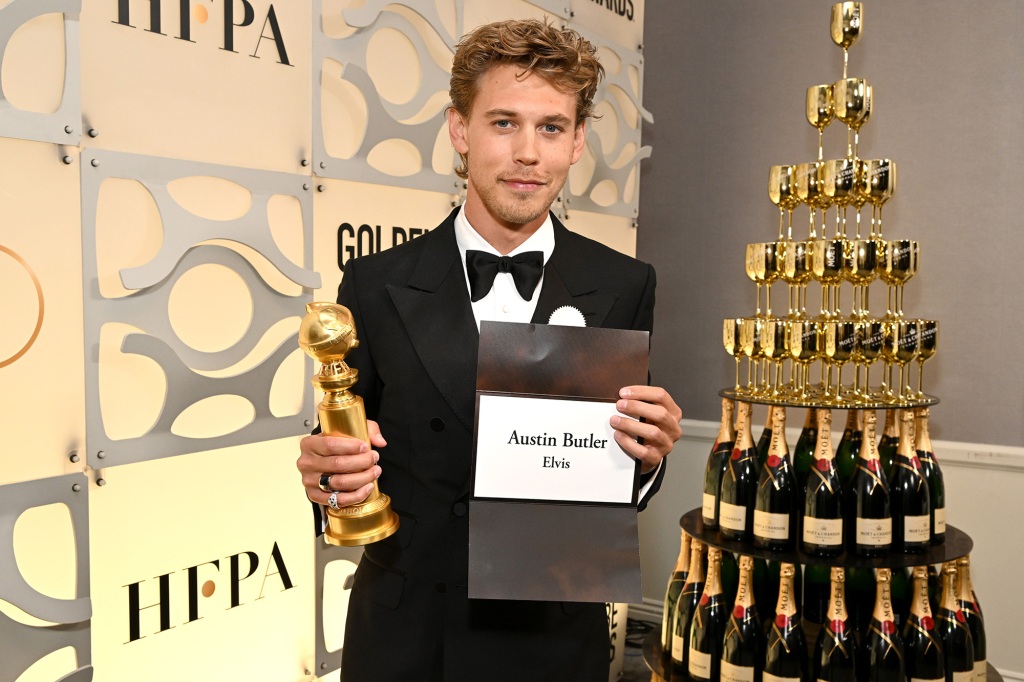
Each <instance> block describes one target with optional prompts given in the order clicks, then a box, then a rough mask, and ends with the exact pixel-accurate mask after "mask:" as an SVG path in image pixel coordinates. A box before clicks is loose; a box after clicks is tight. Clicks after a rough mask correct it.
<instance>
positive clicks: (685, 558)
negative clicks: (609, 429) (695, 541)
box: [674, 532, 690, 573]
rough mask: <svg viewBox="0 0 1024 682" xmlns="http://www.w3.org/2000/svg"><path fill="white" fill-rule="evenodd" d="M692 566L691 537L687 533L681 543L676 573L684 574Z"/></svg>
mask: <svg viewBox="0 0 1024 682" xmlns="http://www.w3.org/2000/svg"><path fill="white" fill-rule="evenodd" d="M689 566H690V536H689V535H687V534H686V533H685V532H684V533H683V537H682V540H681V542H680V543H679V556H678V557H676V567H675V569H674V572H675V573H683V572H685V571H686V569H687V568H689Z"/></svg>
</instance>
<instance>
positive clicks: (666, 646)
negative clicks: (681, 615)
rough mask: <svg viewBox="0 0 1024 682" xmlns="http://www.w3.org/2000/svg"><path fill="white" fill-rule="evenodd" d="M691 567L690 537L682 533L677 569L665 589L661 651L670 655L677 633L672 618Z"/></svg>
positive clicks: (684, 532)
mask: <svg viewBox="0 0 1024 682" xmlns="http://www.w3.org/2000/svg"><path fill="white" fill-rule="evenodd" d="M689 567H690V536H689V535H687V534H686V531H685V530H684V531H682V539H681V540H680V543H679V556H678V557H676V567H675V568H674V569H672V575H670V576H669V578H668V586H667V587H666V588H665V607H664V609H663V610H662V615H661V650H662V652H664V653H665V654H670V653H671V650H672V633H673V632H674V631H675V623H674V622H673V620H672V618H673V617H674V615H675V612H676V601H678V600H679V593H680V592H682V591H683V585H685V584H686V576H687V574H688V573H689Z"/></svg>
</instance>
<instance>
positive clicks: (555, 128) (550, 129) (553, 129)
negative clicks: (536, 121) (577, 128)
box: [544, 123, 562, 133]
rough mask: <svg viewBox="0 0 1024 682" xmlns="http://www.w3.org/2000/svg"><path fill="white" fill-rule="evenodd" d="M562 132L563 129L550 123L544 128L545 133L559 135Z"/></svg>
mask: <svg viewBox="0 0 1024 682" xmlns="http://www.w3.org/2000/svg"><path fill="white" fill-rule="evenodd" d="M561 130H562V129H561V128H559V127H558V126H556V125H554V124H553V123H548V124H547V125H546V126H544V132H546V133H557V132H560V131H561Z"/></svg>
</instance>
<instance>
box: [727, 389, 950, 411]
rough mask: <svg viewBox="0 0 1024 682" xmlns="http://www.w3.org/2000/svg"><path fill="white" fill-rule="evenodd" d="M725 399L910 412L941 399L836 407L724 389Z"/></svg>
mask: <svg viewBox="0 0 1024 682" xmlns="http://www.w3.org/2000/svg"><path fill="white" fill-rule="evenodd" d="M718 395H720V396H721V397H723V398H728V399H729V400H738V401H740V402H744V403H753V404H755V405H781V406H783V407H823V408H828V409H831V410H892V409H897V410H908V409H914V408H916V407H930V406H932V405H938V404H939V399H938V398H936V397H935V396H933V395H928V394H927V393H926V394H925V396H924V398H921V399H916V400H906V401H904V402H901V403H887V402H883V401H881V400H878V401H875V402H873V403H850V404H849V405H834V404H830V403H826V402H824V401H821V400H817V399H815V398H813V397H812V398H811V399H809V400H806V401H798V400H783V399H779V398H771V397H766V396H759V397H754V396H751V395H749V394H747V393H743V392H742V391H737V390H736V389H734V388H723V389H722V390H721V391H719V392H718Z"/></svg>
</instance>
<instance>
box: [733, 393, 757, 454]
mask: <svg viewBox="0 0 1024 682" xmlns="http://www.w3.org/2000/svg"><path fill="white" fill-rule="evenodd" d="M736 447H737V448H739V449H740V450H749V449H750V448H752V447H754V436H753V435H752V434H751V432H750V403H740V405H739V408H738V409H737V410H736Z"/></svg>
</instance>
